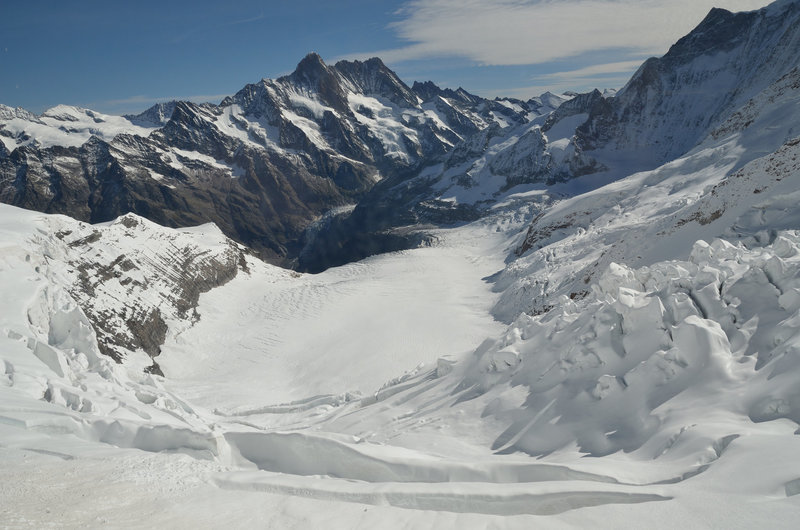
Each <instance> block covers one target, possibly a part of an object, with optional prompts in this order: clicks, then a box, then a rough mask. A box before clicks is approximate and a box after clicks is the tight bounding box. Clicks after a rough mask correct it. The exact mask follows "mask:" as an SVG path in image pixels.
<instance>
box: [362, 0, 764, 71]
mask: <svg viewBox="0 0 800 530" xmlns="http://www.w3.org/2000/svg"><path fill="white" fill-rule="evenodd" d="M767 3H769V1H768V0H672V1H669V2H664V1H663V0H658V1H656V0H558V1H556V0H411V1H409V2H408V3H407V4H405V5H404V6H403V7H402V8H401V9H400V10H398V11H397V13H396V15H397V16H399V17H400V20H397V21H396V22H393V23H392V24H390V26H389V29H390V30H392V31H394V32H395V33H396V34H397V36H398V37H399V38H400V39H402V40H403V41H405V42H407V43H408V44H407V45H405V46H401V47H398V48H394V49H384V50H373V51H367V52H364V53H359V54H351V56H350V57H351V58H356V57H358V58H363V57H367V56H373V55H377V56H380V57H382V58H384V60H386V61H387V62H403V61H411V60H421V59H430V58H434V57H463V58H467V59H470V60H472V61H474V62H475V63H477V64H480V65H491V66H499V65H506V66H507V65H529V64H540V63H546V62H549V61H555V60H559V59H565V58H570V57H577V56H579V55H581V54H585V53H589V52H596V51H598V50H614V49H616V50H619V49H626V50H630V52H631V53H632V54H634V55H636V56H645V55H652V54H662V53H664V52H665V51H666V50H667V48H668V47H669V45H670V44H672V43H673V42H675V40H677V39H678V38H679V37H681V36H682V35H684V34H686V33H687V32H689V31H690V30H691V29H692V28H693V27H694V26H695V25H696V24H697V23H698V22H699V21H700V20H701V19H702V18H703V17H704V16H705V14H706V13H707V12H708V11H709V10H710V9H711V8H712V7H723V8H726V9H730V10H732V11H745V10H752V9H758V8H760V7H763V6H764V5H766V4H767Z"/></svg>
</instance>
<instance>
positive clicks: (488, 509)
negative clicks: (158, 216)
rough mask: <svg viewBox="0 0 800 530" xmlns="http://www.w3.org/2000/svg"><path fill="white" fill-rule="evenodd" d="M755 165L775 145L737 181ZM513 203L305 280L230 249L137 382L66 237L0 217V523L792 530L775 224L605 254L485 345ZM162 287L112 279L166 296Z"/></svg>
mask: <svg viewBox="0 0 800 530" xmlns="http://www.w3.org/2000/svg"><path fill="white" fill-rule="evenodd" d="M781 156H784V157H786V156H788V157H789V159H791V157H792V156H794V152H793V151H792V150H791V146H790V147H787V148H785V149H784V150H783V151H779V152H778V153H777V154H774V155H772V157H773V158H772V159H769V158H767V159H766V161H763V162H757V164H762V165H764V166H766V167H772V166H773V165H774V159H775V157H781ZM770 160H772V163H770V162H769V161H770ZM759 167H760V166H759ZM792 175H797V173H792ZM632 178H633V179H634V181H633V182H636V181H637V179H638V178H639V177H637V176H634V177H632ZM737 178H739V180H736V178H734V177H731V178H729V179H728V181H730V182H731V183H732V184H734V183H737V182H745V181H743V180H741V177H737ZM759 182H760V183H761V184H760V185H762V186H764V187H765V188H766V187H768V186H769V182H767V181H765V180H764V179H761V180H760V181H759ZM732 184H731V185H732ZM774 185H775V186H778V187H777V188H776V189H777V190H778V191H780V187H779V186H780V182H776V183H775V184H774ZM612 186H613V185H612ZM682 189H683V190H684V191H683V193H684V195H683V197H682V200H683V201H685V202H686V203H687V204H688V203H692V204H695V205H698V204H701V201H702V197H703V196H702V195H701V194H697V193H695V192H694V188H693V187H692V186H685V187H683V188H682ZM673 193H675V192H674V189H673ZM750 194H751V195H753V194H752V191H751V192H750ZM528 195H529V194H528ZM755 195H756V196H758V195H761V197H763V199H761V200H762V204H761V206H762V208H765V211H767V210H769V208H767V206H766V205H767V204H770V205H772V206H771V207H772V209H773V210H774V209H776V208H777V207H779V206H780V204H779V201H778V196H776V195H775V194H771V193H770V192H767V191H764V192H762V193H761V194H755ZM522 196H523V197H525V196H527V195H526V194H522ZM770 197H771V198H772V199H770ZM575 200H579V199H570V201H575ZM521 204H524V201H522V202H520V201H519V200H516V201H515V200H509V201H508V202H506V203H504V206H503V207H500V208H497V209H495V213H494V214H493V215H492V216H490V217H489V218H486V219H484V220H482V221H478V222H475V223H473V224H471V225H466V226H464V227H460V228H454V229H448V230H441V231H440V232H439V233H437V243H436V244H434V245H433V246H430V247H427V248H421V249H417V250H412V251H406V252H402V253H395V254H388V255H384V256H377V257H373V258H370V259H368V260H365V261H363V262H359V263H355V264H351V265H347V266H345V267H341V268H337V269H332V270H329V271H327V272H325V273H323V274H320V275H298V274H294V273H291V272H288V271H285V270H282V269H278V268H275V267H271V266H268V265H264V264H263V263H261V262H258V261H257V260H255V259H253V258H251V257H247V258H246V259H247V272H239V274H237V275H236V276H235V277H234V278H233V279H232V280H231V281H229V282H228V283H226V284H225V285H224V286H222V287H218V288H215V289H212V290H210V291H208V292H206V293H204V294H201V295H200V299H199V300H200V303H199V306H198V307H197V313H198V315H199V319H198V320H196V321H193V322H192V321H191V319H190V321H188V322H187V321H184V323H183V324H182V325H179V324H180V322H181V321H180V318H179V317H178V316H176V314H173V313H170V315H171V316H170V317H169V318H170V319H171V320H170V322H171V326H170V330H169V332H168V336H167V339H166V342H165V344H164V345H163V347H162V350H161V354H160V355H159V357H157V360H158V361H159V363H160V365H161V368H162V369H163V370H164V373H165V374H166V377H163V378H162V377H160V376H156V375H150V374H145V373H143V372H142V367H144V366H146V364H147V363H148V362H149V361H148V359H147V357H146V356H142V358H141V359H139V360H136V359H137V358H136V356H135V355H134V354H133V353H131V354H130V355H131V357H130V359H127V360H126V362H125V363H123V364H121V365H120V364H116V363H114V362H113V361H112V360H111V359H110V358H108V357H106V356H103V355H101V354H100V353H99V351H98V346H97V341H96V336H97V335H96V333H95V331H94V329H93V328H92V327H91V325H90V323H89V321H88V320H87V318H86V316H85V315H84V314H83V312H82V311H81V310H80V308H79V307H78V305H77V304H76V301H75V300H74V298H73V297H72V296H71V295H70V294H69V292H68V289H67V285H65V283H68V282H67V281H66V279H69V278H70V277H71V276H70V274H74V270H75V269H74V267H75V264H76V263H78V262H79V259H80V256H79V255H84V254H87V253H86V251H85V250H82V248H81V247H80V246H77V245H76V246H70V245H68V244H64V241H62V239H63V238H64V236H63V234H64V233H65V232H66V231H72V232H75V235H74V236H71V237H73V238H77V237H78V235H80V233H81V230H84V231H86V230H87V229H88V228H90V227H89V225H84V224H82V223H78V222H77V221H73V220H71V219H68V218H66V217H60V216H46V215H42V214H38V213H32V212H27V211H23V210H19V209H16V208H13V207H10V206H1V207H0V230H2V241H3V247H2V250H0V256H1V257H0V268H1V271H0V275H1V276H0V278H1V280H0V289H1V290H2V293H0V295H2V298H3V300H13V301H14V303H10V304H5V305H4V309H3V311H2V314H0V327H1V328H2V335H0V340H2V348H1V349H0V351H1V352H2V355H0V357H2V366H3V372H4V375H3V379H2V380H0V394H2V400H0V419H1V421H0V431H1V432H2V437H1V439H2V446H1V447H0V454H2V459H3V463H4V465H3V468H2V469H3V471H2V477H0V478H2V480H1V481H0V483H1V484H2V487H0V495H2V498H3V502H2V508H0V510H2V512H0V513H1V514H2V518H3V521H4V524H6V525H8V526H10V527H29V526H37V527H38V526H41V525H42V524H58V525H64V526H81V525H88V526H117V527H145V526H147V527H150V526H153V525H161V526H172V527H187V528H188V527H215V526H220V525H223V524H226V525H231V524H232V525H234V526H244V525H247V524H258V525H267V526H272V527H282V528H308V527H322V526H325V527H342V528H353V527H368V526H378V527H397V528H418V527H428V526H437V527H438V526H442V525H444V526H448V527H450V526H455V525H467V526H468V527H474V526H481V527H483V526H487V527H493V528H494V527H497V528H517V527H531V526H535V525H544V526H547V527H549V528H580V527H585V526H589V525H592V526H600V527H608V528H612V527H620V526H627V525H630V524H631V522H632V521H635V524H636V525H637V526H646V527H654V528H655V527H660V528H671V527H675V526H677V525H684V526H688V527H743V528H744V527H753V526H762V525H763V523H764V522H765V521H769V524H770V525H774V527H787V526H790V525H791V524H792V522H793V521H794V520H795V519H796V515H797V513H798V508H799V507H800V505H798V502H800V501H798V498H800V497H798V496H797V495H796V494H797V493H798V492H800V460H798V459H797V457H796V456H797V454H798V451H800V439H799V438H798V437H797V436H796V435H795V432H796V430H797V422H798V421H800V413H798V411H799V410H800V391H798V389H800V233H798V232H796V231H792V230H783V231H780V232H773V233H772V234H768V235H766V236H764V237H762V238H758V237H750V238H746V239H740V240H726V239H719V238H716V239H715V238H710V239H709V240H707V241H703V240H700V241H698V242H696V243H695V244H694V245H693V246H692V247H691V249H690V251H689V252H688V253H687V254H685V255H683V256H675V257H676V258H680V259H677V260H662V261H655V262H653V263H651V264H648V265H642V266H630V265H625V264H623V263H615V262H612V263H609V264H608V265H607V266H605V268H604V269H603V270H600V271H597V272H596V273H595V275H594V276H593V277H592V279H591V281H590V282H588V283H586V284H585V288H586V292H585V293H582V294H581V295H580V296H575V297H573V298H572V299H570V297H568V296H566V295H559V296H561V298H560V299H558V304H557V307H555V308H554V309H552V310H550V311H548V312H544V313H542V314H538V315H533V316H532V315H529V314H524V313H523V314H521V315H520V316H518V317H517V318H516V319H514V320H513V322H512V323H511V324H510V326H506V325H504V324H501V323H500V322H498V321H496V320H494V319H493V317H492V311H493V310H494V311H496V309H497V307H496V304H498V303H501V302H502V298H501V297H500V294H499V293H498V292H492V289H493V288H494V289H495V291H496V290H497V288H498V287H497V285H498V284H497V282H496V279H498V278H502V275H499V276H498V275H497V274H495V273H497V272H498V271H500V270H503V269H504V267H506V268H508V267H511V266H512V265H513V264H514V263H515V261H510V262H509V265H508V266H506V263H505V262H504V259H503V258H504V257H505V256H507V255H509V254H510V253H511V252H512V250H513V249H514V248H517V247H518V246H519V245H520V244H521V243H522V239H523V237H524V236H525V230H524V229H525V227H526V226H527V222H528V220H529V219H530V218H531V216H532V212H531V208H530V206H528V207H527V209H524V208H523V209H520V205H521ZM637 207H638V206H637ZM632 208H633V207H632ZM554 211H555V210H554ZM634 211H635V210H634V209H631V210H629V212H628V213H631V212H634ZM745 213H746V212H745ZM618 215H620V216H621V217H622V218H624V217H625V210H624V208H623V210H622V211H620V212H618ZM740 217H742V216H741V215H740ZM743 218H744V217H743ZM127 219H133V220H135V219H136V218H135V217H132V216H128V217H127ZM643 221H644V220H643ZM143 223H144V222H143ZM125 224H126V225H127V224H130V225H132V226H136V227H137V228H138V229H126V230H123V228H124V225H120V224H119V223H111V224H109V225H107V226H105V227H98V228H95V230H100V231H101V232H102V237H100V238H99V241H98V242H97V243H96V244H98V245H99V244H104V245H106V246H108V245H110V247H109V248H116V249H117V251H119V250H123V249H124V250H125V251H126V252H130V253H132V254H135V253H134V248H138V249H140V250H139V251H140V252H142V250H141V249H145V250H144V251H143V252H144V255H147V254H148V253H149V252H157V249H158V248H159V247H160V246H163V245H165V244H169V243H166V242H170V241H171V242H173V244H174V243H175V242H181V244H182V245H185V246H189V247H192V246H197V247H199V248H208V249H209V251H210V250H211V249H214V248H220V249H223V250H224V249H225V248H226V246H225V244H224V242H222V241H221V240H220V237H221V236H219V232H218V231H216V229H215V228H214V227H213V226H211V225H209V226H207V227H201V228H197V229H190V230H183V231H178V230H171V229H166V228H161V227H158V226H157V225H154V224H152V223H144V224H141V225H138V224H137V225H134V224H133V223H131V222H130V221H126V222H125ZM680 226H684V225H680ZM698 226H703V225H699V224H698ZM588 228H589V230H588V231H587V230H586V228H584V229H582V230H583V232H581V233H587V232H588V233H591V225H588ZM56 234H62V235H61V237H60V238H59V236H57V235H56ZM113 238H116V239H113ZM568 240H569V238H566V239H564V241H562V242H561V243H559V242H554V243H553V244H552V245H551V247H550V248H544V249H541V250H532V251H530V252H532V253H533V254H537V253H542V252H550V253H552V254H553V255H554V256H556V257H558V255H559V253H560V252H561V251H562V249H568V248H569V247H568V246H565V245H568ZM124 245H128V246H131V248H129V249H127V248H125V247H124ZM220 245H221V246H220ZM103 248H105V247H103ZM148 248H152V249H153V250H152V251H151V250H146V249H148ZM56 250H58V251H56ZM70 252H74V253H75V254H79V255H70ZM105 252H108V251H107V250H106V251H105ZM201 254H202V252H201ZM113 255H114V254H113V253H112V254H109V257H108V258H104V259H106V260H109V259H112V257H113ZM144 262H145V261H144V260H142V261H137V262H136V263H144ZM160 270H162V269H159V268H153V269H148V268H147V267H146V266H145V265H141V266H140V269H139V270H138V272H137V274H140V275H141V278H140V281H141V283H143V284H150V283H149V282H153V283H152V286H153V289H154V290H155V291H156V292H158V289H170V287H169V286H168V285H167V284H161V285H162V286H161V287H159V284H158V283H156V282H155V279H156V278H157V277H158V276H159V274H160V273H159V271H160ZM70 271H72V272H70ZM504 274H508V272H506V273H504ZM551 274H552V275H553V276H552V278H553V281H554V282H555V283H557V280H558V272H557V269H554V270H551ZM562 274H565V275H570V274H572V270H571V269H569V268H565V269H564V270H563V272H562ZM151 275H152V277H151ZM493 282H494V283H493ZM104 285H111V284H110V283H107V284H104ZM114 285H116V284H114ZM511 288H512V287H507V289H511ZM151 294H152V293H151ZM118 296H119V295H118V294H115V292H114V291H113V289H110V288H105V289H104V290H98V292H97V296H96V298H95V302H94V303H95V304H96V305H97V306H98V307H104V304H108V307H109V308H113V307H114V306H113V302H114V300H115V297H118ZM139 355H141V353H140V354H139ZM587 456H590V458H586V457H587ZM99 492H103V493H102V494H103V498H105V499H107V500H106V501H104V502H102V503H98V502H97V495H98V494H99Z"/></svg>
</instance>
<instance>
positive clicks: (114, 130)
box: [0, 105, 156, 153]
mask: <svg viewBox="0 0 800 530" xmlns="http://www.w3.org/2000/svg"><path fill="white" fill-rule="evenodd" d="M155 129H156V125H155V124H145V123H142V124H136V123H134V122H132V121H131V120H129V119H128V118H125V117H121V116H109V115H107V114H101V113H99V112H95V111H93V110H89V109H81V108H78V107H72V106H68V105H58V106H56V107H53V108H50V109H47V110H46V111H44V112H43V113H42V114H41V115H40V116H36V115H34V114H32V113H30V112H28V111H26V110H25V109H21V108H16V109H13V108H11V107H7V106H6V105H0V142H2V143H3V145H4V146H5V148H6V150H7V152H8V153H11V152H12V151H14V149H16V148H17V147H20V146H34V147H41V148H47V147H52V146H55V145H58V146H65V147H77V146H80V145H83V144H84V143H86V141H88V140H89V138H91V137H92V136H97V137H99V138H102V139H104V140H107V141H111V140H112V139H114V137H115V136H117V135H118V134H123V133H125V134H138V135H139V136H147V135H148V134H149V133H150V132H151V131H153V130H155Z"/></svg>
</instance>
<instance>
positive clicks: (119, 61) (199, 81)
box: [0, 0, 768, 114]
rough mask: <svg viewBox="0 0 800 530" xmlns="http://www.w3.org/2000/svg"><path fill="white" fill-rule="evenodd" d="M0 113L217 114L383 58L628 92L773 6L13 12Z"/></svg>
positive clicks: (516, 3)
mask: <svg viewBox="0 0 800 530" xmlns="http://www.w3.org/2000/svg"><path fill="white" fill-rule="evenodd" d="M3 3H4V5H3V7H2V10H0V71H1V72H2V76H0V103H3V104H6V105H10V106H21V107H24V108H27V109H29V110H32V111H33V112H37V113H39V112H42V111H43V110H45V109H46V108H48V107H51V106H53V105H56V104H59V103H64V104H69V105H77V106H82V107H88V108H92V109H95V110H98V111H101V112H106V113H112V114H121V113H126V112H139V111H142V110H144V109H146V108H147V107H149V106H150V105H152V104H153V103H155V102H158V101H166V100H169V99H191V100H195V101H212V102H215V103H216V102H219V100H221V99H222V98H223V97H224V96H225V95H229V94H233V93H235V92H236V91H237V90H239V89H240V88H241V87H242V86H244V85H245V84H246V83H251V82H255V81H258V80H259V79H261V78H263V77H278V76H280V75H284V74H287V73H289V72H291V71H292V70H293V69H294V67H295V66H296V64H297V62H299V61H300V59H302V58H303V56H305V54H306V53H308V52H310V51H315V52H317V53H319V54H320V55H321V56H322V57H323V59H324V60H325V61H326V62H328V63H330V64H332V63H334V62H335V61H337V60H340V59H355V58H357V59H363V58H368V57H372V56H380V57H381V58H382V59H384V62H386V63H387V65H389V66H390V67H391V68H392V69H394V70H395V71H396V72H397V73H398V75H400V77H401V78H402V79H403V80H404V81H406V82H407V83H409V84H410V83H411V82H412V81H414V80H419V81H425V80H432V81H434V82H436V83H437V84H439V85H441V86H448V87H451V88H456V87H459V86H462V87H463V88H465V89H467V90H469V91H470V92H474V93H477V94H481V95H484V96H489V97H493V96H502V95H507V96H514V97H520V98H524V99H527V98H529V97H532V96H534V95H538V94H540V93H542V92H544V91H545V90H553V91H563V90H577V91H582V90H587V89H590V88H594V87H598V88H619V87H621V86H622V85H623V84H624V83H625V81H626V80H627V79H628V78H629V77H630V75H631V74H632V73H633V71H635V69H636V67H637V66H638V65H639V64H640V63H641V62H642V61H643V60H644V59H645V58H647V57H649V56H652V55H662V54H663V53H665V52H666V51H667V49H668V48H669V45H670V44H671V43H672V42H674V41H675V40H676V39H677V38H679V37H681V36H682V35H684V34H685V33H686V32H688V31H689V30H691V28H692V27H694V26H696V25H697V23H699V22H700V20H702V18H703V16H704V15H705V13H706V12H707V11H708V10H709V9H710V8H711V7H712V6H714V5H716V6H718V7H725V8H727V9H730V10H732V11H740V10H750V9H757V8H759V7H762V6H764V5H766V4H767V3H768V1H767V0H716V1H714V0H660V1H655V0H395V1H385V2H381V1H376V0H373V1H362V0H343V1H310V0H291V1H286V0H280V1H263V0H262V1H256V0H243V1H240V0H230V1H229V2H226V3H224V4H223V3H222V2H217V1H213V2H212V1H204V0H195V1H192V2H188V1H182V0H161V1H158V2H155V1H150V0H139V1H137V2H127V1H121V0H104V1H95V0H83V1H78V0H61V1H49V0H25V1H18V0H4V2H3Z"/></svg>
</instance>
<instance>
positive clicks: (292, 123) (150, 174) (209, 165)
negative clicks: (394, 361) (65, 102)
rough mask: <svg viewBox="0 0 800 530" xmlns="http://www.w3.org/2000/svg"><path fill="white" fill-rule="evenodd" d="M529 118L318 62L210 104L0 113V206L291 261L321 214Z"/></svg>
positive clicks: (377, 69) (382, 74)
mask: <svg viewBox="0 0 800 530" xmlns="http://www.w3.org/2000/svg"><path fill="white" fill-rule="evenodd" d="M527 107H528V106H527V104H525V103H523V102H518V103H514V104H513V105H509V104H508V103H507V102H504V101H490V100H486V99H484V98H480V97H477V96H473V95H471V94H468V93H467V92H466V91H464V90H462V89H459V90H458V91H451V90H442V89H439V88H438V87H436V86H435V85H433V84H432V83H427V84H417V85H415V86H414V87H413V88H410V87H408V86H407V85H406V84H405V83H403V82H402V81H401V80H400V79H399V78H398V77H397V76H396V75H395V74H394V72H392V71H391V70H389V69H388V68H387V67H386V66H385V65H384V64H383V63H382V62H381V61H380V59H377V58H374V59H370V60H367V61H364V62H361V61H352V62H348V61H341V62H339V63H337V64H336V65H334V66H329V65H326V64H325V63H324V62H323V61H322V59H321V58H320V56H319V55H317V54H314V53H312V54H309V55H308V56H307V57H305V58H304V59H303V60H302V61H301V62H300V63H299V64H298V66H297V69H296V70H295V71H294V72H293V73H292V74H291V75H288V76H285V77H281V78H279V79H275V80H271V79H263V80H262V81H260V82H258V83H255V84H251V85H247V86H245V87H244V88H243V89H242V90H240V91H239V92H238V93H236V94H235V95H233V96H231V97H228V98H225V99H224V100H223V101H222V102H221V103H220V104H219V105H212V104H199V105H198V104H194V103H189V102H183V101H177V102H170V103H161V104H158V105H156V106H154V107H152V108H150V109H148V110H147V111H145V112H143V113H142V114H140V115H137V116H126V117H117V116H107V115H103V114H100V113H97V112H94V111H91V110H88V109H80V108H75V107H68V106H58V107H55V108H53V109H49V110H48V111H46V112H45V113H44V114H42V115H41V116H35V115H33V114H31V113H29V112H27V111H25V110H23V109H11V108H9V107H2V108H0V200H2V201H3V202H6V203H9V204H13V205H17V206H21V207H24V208H28V209H33V210H39V211H42V212H47V213H63V214H67V215H70V216H72V217H74V218H76V219H80V220H83V221H88V222H92V223H96V222H104V221H110V220H112V219H114V218H116V217H118V216H119V215H123V214H125V213H129V212H132V213H136V214H138V215H141V216H143V217H146V218H148V219H150V220H152V221H155V222H157V223H159V224H162V225H166V226H175V227H180V226H191V225H197V224H200V223H204V222H209V221H210V222H214V223H215V224H217V226H219V227H220V229H221V230H222V231H223V232H224V233H225V234H227V235H228V236H230V237H232V238H234V239H236V240H237V241H239V242H241V243H244V244H246V245H248V246H250V247H251V248H253V249H255V250H256V251H258V252H259V253H260V255H261V256H262V257H265V258H267V259H271V260H273V261H276V262H279V263H282V264H289V263H290V262H291V260H292V259H293V258H294V257H296V256H297V255H298V254H299V251H300V248H301V246H302V244H303V242H302V234H303V231H304V230H305V229H306V228H307V227H308V225H309V224H310V223H311V222H312V221H314V220H315V219H317V218H319V217H320V216H321V215H322V214H324V213H325V212H327V211H329V210H331V209H334V208H337V207H341V206H345V205H352V204H355V203H357V202H358V201H359V200H360V199H361V198H362V197H363V196H364V194H365V193H366V192H367V191H368V190H370V189H371V188H372V187H373V185H374V184H375V183H376V182H378V181H380V180H382V179H384V178H387V177H390V176H393V175H396V174H398V173H405V172H408V171H410V170H411V168H414V167H416V166H417V165H418V164H420V163H423V162H424V161H425V160H428V159H430V158H432V157H435V156H438V155H442V154H444V153H447V152H449V151H450V150H451V149H452V148H453V146H454V145H457V144H458V143H460V142H461V141H462V140H464V139H466V138H469V137H470V136H471V135H473V134H475V133H477V132H479V131H481V130H483V129H485V128H487V127H489V126H490V125H492V124H495V123H498V122H501V123H504V124H505V123H518V122H523V121H525V119H526V117H525V113H526V112H527Z"/></svg>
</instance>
